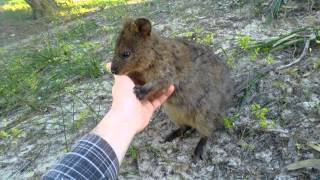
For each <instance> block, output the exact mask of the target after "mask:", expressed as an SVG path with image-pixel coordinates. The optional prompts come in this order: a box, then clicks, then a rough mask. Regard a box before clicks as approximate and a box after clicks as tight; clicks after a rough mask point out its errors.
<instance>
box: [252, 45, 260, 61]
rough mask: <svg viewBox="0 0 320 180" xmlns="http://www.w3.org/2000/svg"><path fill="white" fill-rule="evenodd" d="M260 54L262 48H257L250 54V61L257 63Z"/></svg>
mask: <svg viewBox="0 0 320 180" xmlns="http://www.w3.org/2000/svg"><path fill="white" fill-rule="evenodd" d="M259 52H260V48H255V49H253V50H251V52H250V60H251V61H256V60H257V58H258V55H259Z"/></svg>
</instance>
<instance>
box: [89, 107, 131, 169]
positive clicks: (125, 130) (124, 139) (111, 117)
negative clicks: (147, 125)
mask: <svg viewBox="0 0 320 180" xmlns="http://www.w3.org/2000/svg"><path fill="white" fill-rule="evenodd" d="M129 118H130V119H129ZM133 118H134V117H126V116H124V115H123V114H122V113H121V112H119V111H117V110H113V109H111V110H110V111H109V112H108V113H107V114H106V116H105V117H104V118H103V119H102V120H101V121H100V123H99V124H98V125H97V127H96V128H95V129H93V131H92V133H94V134H97V135H98V136H100V137H101V138H103V139H104V140H105V141H107V142H108V143H109V145H110V146H111V147H112V148H113V150H114V152H115V153H116V155H117V158H118V160H119V162H120V163H121V161H122V159H123V157H124V156H125V154H126V151H127V149H128V148H129V145H130V143H131V141H132V139H133V137H134V135H135V133H136V130H135V129H134V128H133V127H130V126H129V125H128V124H126V123H125V122H127V121H132V119H133Z"/></svg>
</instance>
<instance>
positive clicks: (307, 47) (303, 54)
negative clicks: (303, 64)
mask: <svg viewBox="0 0 320 180" xmlns="http://www.w3.org/2000/svg"><path fill="white" fill-rule="evenodd" d="M309 46H310V39H308V40H307V42H306V44H305V45H304V49H303V51H302V54H301V55H300V57H299V58H298V59H296V60H295V61H293V62H292V63H289V64H286V65H283V66H280V67H278V68H276V70H283V69H286V68H289V67H291V66H294V65H296V64H298V63H299V62H300V61H301V60H302V59H303V58H304V57H305V56H306V54H307V52H308V49H309Z"/></svg>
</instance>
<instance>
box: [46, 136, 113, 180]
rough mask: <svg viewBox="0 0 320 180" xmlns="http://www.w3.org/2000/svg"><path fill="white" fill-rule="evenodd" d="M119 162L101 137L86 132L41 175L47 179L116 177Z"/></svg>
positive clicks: (80, 179)
mask: <svg viewBox="0 0 320 180" xmlns="http://www.w3.org/2000/svg"><path fill="white" fill-rule="evenodd" d="M118 171H119V162H118V159H117V156H116V154H115V152H114V151H113V149H112V147H111V146H110V145H109V144H108V143H107V142H106V141H105V140H104V139H102V138H101V137H99V136H98V135H95V134H88V135H86V136H84V137H82V138H81V139H80V140H79V142H78V143H77V144H75V146H74V147H73V148H72V150H71V152H68V153H67V154H66V155H65V156H64V157H62V159H61V160H60V161H59V162H58V163H57V164H55V165H54V166H53V167H52V168H51V169H50V170H49V171H48V172H47V173H46V174H44V175H43V176H42V179H43V180H47V179H77V180H78V179H79V180H82V179H117V174H118Z"/></svg>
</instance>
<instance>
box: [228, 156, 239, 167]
mask: <svg viewBox="0 0 320 180" xmlns="http://www.w3.org/2000/svg"><path fill="white" fill-rule="evenodd" d="M240 164H241V160H240V159H239V158H230V159H229V161H228V166H230V167H238V166H240Z"/></svg>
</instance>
